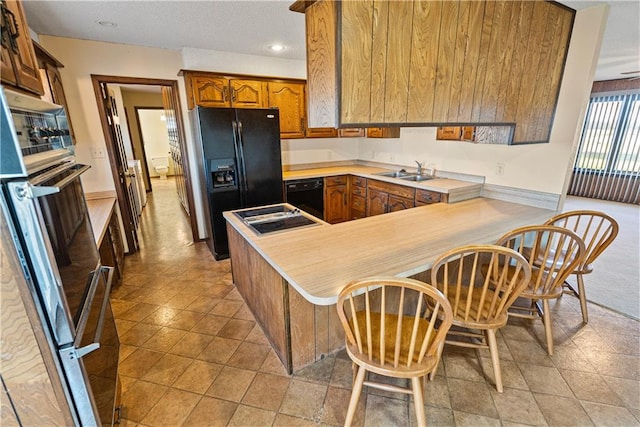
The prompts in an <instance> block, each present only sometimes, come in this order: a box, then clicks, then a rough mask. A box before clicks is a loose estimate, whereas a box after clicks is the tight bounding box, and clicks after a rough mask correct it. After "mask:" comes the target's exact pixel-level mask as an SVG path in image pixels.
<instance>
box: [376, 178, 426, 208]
mask: <svg viewBox="0 0 640 427" xmlns="http://www.w3.org/2000/svg"><path fill="white" fill-rule="evenodd" d="M415 191H416V190H415V189H414V188H412V187H405V186H403V185H397V184H390V183H388V182H383V181H376V180H373V179H370V180H368V184H367V216H374V215H381V214H385V213H389V212H395V211H399V210H403V209H409V208H412V207H414V198H415Z"/></svg>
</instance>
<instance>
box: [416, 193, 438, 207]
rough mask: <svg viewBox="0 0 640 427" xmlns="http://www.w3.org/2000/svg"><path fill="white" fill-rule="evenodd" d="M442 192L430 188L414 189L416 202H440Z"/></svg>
mask: <svg viewBox="0 0 640 427" xmlns="http://www.w3.org/2000/svg"><path fill="white" fill-rule="evenodd" d="M441 200H442V193H438V192H435V191H430V190H416V203H427V204H428V203H440V201H441Z"/></svg>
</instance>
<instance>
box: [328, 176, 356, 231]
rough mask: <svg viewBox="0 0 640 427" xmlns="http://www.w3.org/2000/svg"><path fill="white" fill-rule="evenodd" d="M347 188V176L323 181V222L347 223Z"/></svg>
mask: <svg viewBox="0 0 640 427" xmlns="http://www.w3.org/2000/svg"><path fill="white" fill-rule="evenodd" d="M349 214H350V210H349V187H348V177H347V175H340V176H330V177H326V178H325V179H324V220H325V221H326V222H328V223H329V224H337V223H339V222H344V221H349V219H350V216H349Z"/></svg>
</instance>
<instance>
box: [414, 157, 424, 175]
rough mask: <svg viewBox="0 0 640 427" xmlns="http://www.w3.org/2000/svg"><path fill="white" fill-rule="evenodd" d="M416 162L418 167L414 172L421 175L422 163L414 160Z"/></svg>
mask: <svg viewBox="0 0 640 427" xmlns="http://www.w3.org/2000/svg"><path fill="white" fill-rule="evenodd" d="M415 162H416V163H417V164H418V168H417V169H416V172H417V173H418V175H422V165H423V163H420V162H419V161H417V160H416V161H415Z"/></svg>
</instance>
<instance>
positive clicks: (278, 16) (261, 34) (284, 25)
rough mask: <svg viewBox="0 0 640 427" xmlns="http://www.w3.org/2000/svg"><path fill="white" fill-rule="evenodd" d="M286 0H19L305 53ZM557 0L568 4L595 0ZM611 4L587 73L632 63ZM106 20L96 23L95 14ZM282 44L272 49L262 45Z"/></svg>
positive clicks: (162, 32) (634, 12)
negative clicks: (594, 64)
mask: <svg viewBox="0 0 640 427" xmlns="http://www.w3.org/2000/svg"><path fill="white" fill-rule="evenodd" d="M291 3H293V0H235V1H233V0H217V1H212V0H199V1H187V0H173V1H162V0H134V1H111V0H109V1H106V0H102V1H77V0H76V1H65V0H46V1H42V0H24V9H25V13H26V15H27V21H28V22H29V26H30V27H31V29H32V30H33V31H35V32H36V33H38V34H41V35H52V36H61V37H71V38H78V39H86V40H98V41H105V42H112V43H123V44H133V45H141V46H149V47H157V48H165V49H174V50H179V49H182V48H184V47H189V48H200V49H212V50H218V51H227V52H237V53H243V54H251V55H266V56H277V57H281V58H286V59H296V60H304V59H305V35H304V15H302V14H301V13H295V12H291V11H289V5H290V4H291ZM561 3H563V4H565V5H567V6H569V7H572V8H574V9H582V8H585V7H589V6H593V5H596V4H600V3H605V2H601V1H573V0H566V1H561ZM606 3H608V4H609V5H610V6H611V9H610V12H609V19H608V22H607V29H606V31H605V36H604V40H603V44H602V49H601V54H600V58H599V61H598V67H597V70H596V76H595V80H611V79H618V78H624V77H625V75H622V74H620V73H622V72H628V71H637V70H640V2H639V1H636V0H630V1H607V2H606ZM99 21H102V22H105V21H106V22H108V23H114V24H116V26H103V25H99V24H98V22H99ZM273 44H283V45H284V46H285V50H284V51H283V52H280V53H277V54H276V53H273V52H271V51H270V50H269V49H268V46H270V45H273Z"/></svg>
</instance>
